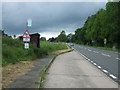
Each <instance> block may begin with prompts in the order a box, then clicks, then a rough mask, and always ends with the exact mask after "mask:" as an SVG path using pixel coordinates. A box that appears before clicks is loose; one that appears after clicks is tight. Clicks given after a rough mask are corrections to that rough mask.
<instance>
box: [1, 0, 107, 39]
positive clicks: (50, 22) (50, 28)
mask: <svg viewBox="0 0 120 90" xmlns="http://www.w3.org/2000/svg"><path fill="white" fill-rule="evenodd" d="M105 4H106V2H75V3H73V2H34V3H33V2H19V3H18V2H6V3H3V9H2V10H3V11H2V20H3V21H2V26H3V29H4V30H5V32H6V33H7V34H9V35H14V34H16V35H21V34H23V33H24V31H25V30H26V29H27V28H26V22H27V19H29V18H31V19H32V27H31V28H29V32H30V33H36V32H37V33H40V34H41V36H44V37H47V38H49V37H56V36H57V35H58V34H59V33H60V32H61V31H62V30H65V31H66V33H67V34H68V33H74V31H75V30H76V29H77V28H79V27H82V26H83V25H84V22H85V21H86V19H87V17H88V16H90V15H93V14H95V13H96V12H97V11H98V10H99V9H101V8H105Z"/></svg>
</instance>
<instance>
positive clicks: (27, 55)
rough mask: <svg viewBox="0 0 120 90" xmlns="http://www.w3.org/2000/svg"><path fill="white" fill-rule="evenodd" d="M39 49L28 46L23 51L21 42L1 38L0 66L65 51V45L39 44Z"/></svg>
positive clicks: (42, 42)
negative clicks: (0, 55) (0, 53)
mask: <svg viewBox="0 0 120 90" xmlns="http://www.w3.org/2000/svg"><path fill="white" fill-rule="evenodd" d="M40 45H41V47H40V48H36V47H34V46H33V45H30V49H29V50H24V48H23V42H22V41H20V40H19V39H11V38H7V37H3V39H2V65H3V66H5V65H7V64H9V63H13V64H14V63H16V62H20V61H26V60H35V59H37V58H41V57H43V56H45V55H48V54H49V53H51V52H53V51H56V50H62V49H67V45H66V44H65V43H51V42H45V41H41V42H40Z"/></svg>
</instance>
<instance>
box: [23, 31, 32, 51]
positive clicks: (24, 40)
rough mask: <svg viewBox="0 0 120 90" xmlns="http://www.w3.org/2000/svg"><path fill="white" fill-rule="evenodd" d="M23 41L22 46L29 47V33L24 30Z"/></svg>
mask: <svg viewBox="0 0 120 90" xmlns="http://www.w3.org/2000/svg"><path fill="white" fill-rule="evenodd" d="M22 38H23V42H24V48H25V49H29V42H30V34H29V31H28V30H26V31H25V32H24V34H23V36H22Z"/></svg>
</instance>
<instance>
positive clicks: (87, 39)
mask: <svg viewBox="0 0 120 90" xmlns="http://www.w3.org/2000/svg"><path fill="white" fill-rule="evenodd" d="M119 6H120V2H118V3H117V2H108V3H107V4H106V8H105V9H100V10H99V11H98V12H97V13H96V14H94V15H91V16H89V17H88V19H87V20H86V22H85V24H84V26H83V27H81V28H78V29H77V30H76V31H75V34H74V35H73V36H72V40H71V41H72V42H74V43H77V44H82V45H89V46H95V47H104V48H102V49H108V50H112V48H113V47H115V48H116V49H119V48H120V45H119V44H120V40H119V37H120V29H119V25H118V22H119V15H118V12H119V9H120V7H119ZM105 39H106V40H105ZM105 41H106V44H105Z"/></svg>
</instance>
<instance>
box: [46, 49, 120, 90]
mask: <svg viewBox="0 0 120 90" xmlns="http://www.w3.org/2000/svg"><path fill="white" fill-rule="evenodd" d="M44 88H103V89H100V90H105V89H104V88H111V89H110V90H114V89H113V88H116V89H115V90H118V89H117V88H118V84H117V83H116V82H114V81H113V80H112V79H110V78H109V77H108V76H107V75H106V74H104V73H103V72H101V71H100V70H99V69H98V68H96V67H95V66H94V65H92V64H91V63H90V62H89V61H87V60H86V59H85V58H84V57H82V56H81V55H80V54H79V53H78V52H77V51H75V50H74V51H71V52H68V53H65V54H62V55H59V56H58V57H56V59H55V60H54V62H53V63H52V65H51V66H50V68H49V70H48V72H47V74H46V78H45V82H44ZM80 90H81V89H80ZM91 90H92V89H91ZM95 90H96V89H95Z"/></svg>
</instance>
